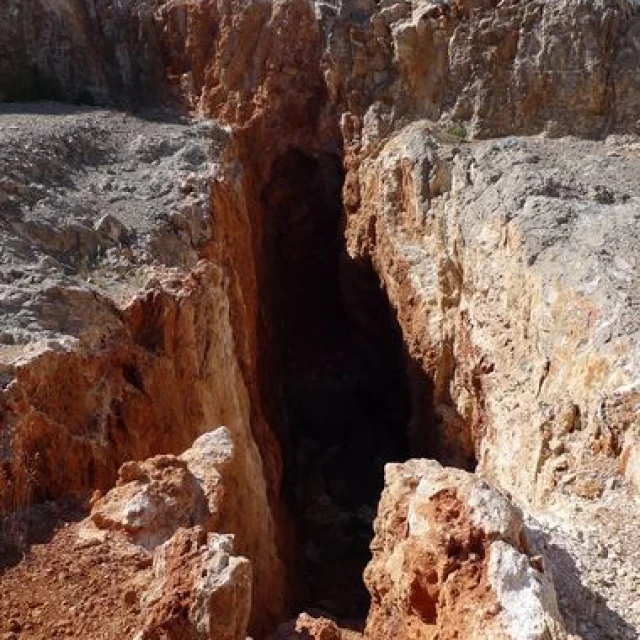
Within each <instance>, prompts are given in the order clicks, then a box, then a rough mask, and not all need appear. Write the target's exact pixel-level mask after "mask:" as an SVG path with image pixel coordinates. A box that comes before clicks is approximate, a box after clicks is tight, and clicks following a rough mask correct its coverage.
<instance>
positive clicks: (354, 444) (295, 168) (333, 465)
mask: <svg viewBox="0 0 640 640" xmlns="http://www.w3.org/2000/svg"><path fill="white" fill-rule="evenodd" d="M343 179H344V176H343V170H342V161H341V158H340V157H339V156H338V155H333V154H324V155H314V156H311V155H309V154H305V153H302V152H301V151H298V150H295V149H292V150H290V151H289V152H287V153H286V154H284V155H283V156H281V157H280V158H279V159H278V160H277V161H276V162H275V164H274V166H273V170H272V175H271V180H270V181H269V183H268V185H267V186H266V188H265V189H264V191H263V204H264V206H265V212H266V220H265V235H264V238H263V242H264V245H263V247H264V256H265V263H264V274H265V276H264V277H265V281H264V282H263V283H262V284H263V286H262V289H263V299H262V304H263V312H264V313H265V315H266V316H267V318H268V323H269V328H268V332H269V333H270V334H271V335H270V342H271V344H272V345H275V346H272V347H271V348H270V350H269V351H270V352H269V354H268V359H269V361H270V364H269V367H268V370H269V375H270V376H271V378H272V379H271V380H269V381H267V387H268V388H269V389H270V391H271V393H272V394H273V395H275V396H278V397H279V399H280V405H282V406H281V407H280V408H279V416H278V419H277V422H279V429H280V434H279V435H280V440H281V445H282V449H283V454H284V466H285V469H284V491H285V499H286V502H287V503H288V507H289V509H290V511H291V512H292V513H293V516H294V519H295V521H296V529H297V537H298V540H297V554H296V556H297V557H296V560H295V565H296V569H295V573H296V576H297V578H296V579H297V584H296V589H295V590H296V591H297V594H298V596H297V600H298V601H297V602H296V606H297V607H298V608H299V610H307V611H309V610H316V611H321V612H323V614H324V615H330V616H332V617H335V618H338V619H341V620H345V619H347V620H348V619H354V620H357V619H360V620H362V619H364V617H365V616H366V613H367V610H368V606H369V597H368V594H367V592H366V589H365V587H364V584H363V580H362V573H363V570H364V568H365V566H366V564H367V562H368V561H369V559H370V552H369V544H370V542H371V538H372V535H373V531H372V521H373V518H374V515H375V510H376V505H377V503H378V500H379V497H380V493H381V491H382V488H383V468H384V464H385V463H387V462H391V461H402V460H405V459H407V457H408V456H409V447H408V441H407V425H408V424H409V419H410V387H409V382H408V379H407V367H406V359H405V356H404V347H403V341H402V335H401V332H400V328H399V326H398V324H397V321H396V319H395V316H394V314H393V312H392V310H391V307H390V305H389V302H388V300H387V298H386V294H385V292H384V291H383V289H382V288H381V287H380V284H379V282H378V279H377V276H376V274H375V272H374V270H373V268H372V266H371V265H369V264H365V263H357V262H355V261H353V260H350V259H349V258H348V257H347V256H346V254H345V251H344V239H343V234H342V223H343V208H342V184H343ZM264 357H265V356H264V355H263V358H264ZM276 372H277V373H276ZM276 379H277V382H275V380H276ZM276 387H277V388H276ZM272 404H273V403H272Z"/></svg>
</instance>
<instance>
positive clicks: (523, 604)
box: [365, 460, 566, 640]
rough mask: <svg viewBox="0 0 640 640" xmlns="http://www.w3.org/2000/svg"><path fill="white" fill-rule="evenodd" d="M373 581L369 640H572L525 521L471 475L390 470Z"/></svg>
mask: <svg viewBox="0 0 640 640" xmlns="http://www.w3.org/2000/svg"><path fill="white" fill-rule="evenodd" d="M375 532H376V535H375V537H374V540H373V543H372V545H371V548H372V551H373V560H372V561H371V563H370V564H369V566H368V567H367V571H366V574H365V580H366V583H367V586H368V588H369V590H370V591H371V595H372V605H371V611H370V613H369V617H368V619H367V628H366V631H365V636H366V637H370V638H394V637H395V638H407V639H410V638H455V637H463V638H478V639H480V638H487V639H489V638H491V639H496V640H497V639H498V638H513V639H519V640H525V639H526V640H534V639H540V640H542V639H543V638H544V639H546V638H558V639H561V638H566V632H565V630H564V626H563V623H562V622H561V617H560V614H559V613H558V608H557V604H556V596H555V592H554V589H553V580H552V578H551V576H550V575H549V574H548V573H547V571H548V569H545V568H544V559H543V558H539V557H537V558H533V557H531V556H530V555H528V550H527V546H526V545H527V543H526V534H525V532H524V530H523V521H522V514H521V512H520V511H519V509H517V508H516V507H515V506H514V505H513V504H512V503H511V502H510V501H509V499H508V498H506V497H505V496H504V495H502V494H500V493H498V492H497V491H496V490H495V489H493V488H492V487H491V486H490V485H489V484H488V483H486V482H485V481H483V480H479V479H477V478H476V477H474V476H473V475H471V474H468V473H466V472H464V471H459V470H455V469H445V468H443V467H441V466H440V465H439V464H438V463H437V462H429V461H424V460H411V461H409V462H406V463H404V464H402V465H388V466H387V469H386V485H385V490H384V492H383V494H382V499H381V501H380V507H379V512H378V517H377V519H376V524H375Z"/></svg>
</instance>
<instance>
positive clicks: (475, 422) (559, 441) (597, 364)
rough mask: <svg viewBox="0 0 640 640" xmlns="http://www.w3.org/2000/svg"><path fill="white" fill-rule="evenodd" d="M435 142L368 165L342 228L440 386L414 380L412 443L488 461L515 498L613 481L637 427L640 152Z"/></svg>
mask: <svg viewBox="0 0 640 640" xmlns="http://www.w3.org/2000/svg"><path fill="white" fill-rule="evenodd" d="M435 135H436V136H437V133H435ZM433 136H434V132H433V131H432V129H431V127H430V125H428V124H415V125H412V126H410V127H408V128H407V129H406V130H404V131H403V132H402V133H400V134H398V136H397V137H395V138H393V139H392V140H391V141H389V142H388V143H386V144H384V145H383V146H382V148H380V149H379V150H377V151H376V152H375V153H371V156H370V157H369V158H367V159H366V160H365V161H363V162H361V164H360V166H359V170H358V174H357V179H358V186H359V194H360V199H359V206H358V207H353V209H352V210H351V213H350V215H349V216H348V227H347V238H348V243H349V252H350V255H352V256H353V257H354V259H359V258H360V257H362V256H366V257H368V258H370V259H372V260H373V262H374V264H375V265H376V269H377V271H378V273H380V274H382V280H383V282H384V284H385V287H386V289H387V291H388V292H389V296H390V299H391V302H392V304H394V306H395V307H396V308H397V310H398V314H399V321H400V324H401V326H402V328H403V332H404V335H405V340H406V342H407V345H408V348H409V353H410V356H411V357H412V358H413V359H414V360H415V361H417V362H418V363H419V365H420V368H421V369H422V370H426V371H427V372H428V373H429V379H430V380H431V381H432V383H433V384H432V386H431V387H429V388H427V389H424V388H422V389H421V388H420V387H419V386H418V385H414V386H415V387H416V388H415V390H414V402H415V404H416V405H417V408H416V410H415V412H414V417H415V418H418V420H417V421H416V423H415V424H414V426H413V429H412V434H411V435H412V437H413V438H414V443H415V444H414V446H415V450H416V451H420V452H422V453H428V454H431V455H432V454H433V447H434V446H435V447H436V448H438V450H439V451H440V452H441V456H443V457H441V459H443V460H446V461H448V462H449V463H453V464H465V462H466V461H468V460H469V459H473V457H474V456H476V457H477V459H478V461H479V464H480V467H481V469H482V470H483V472H484V473H487V474H489V475H491V476H492V477H494V478H496V480H497V481H498V482H499V483H500V484H501V485H502V486H505V487H508V488H509V489H510V490H512V491H514V492H516V493H517V494H518V495H519V496H520V497H521V498H527V499H534V498H535V496H539V497H540V496H542V495H544V494H545V492H548V490H549V489H552V488H553V487H554V486H556V485H558V484H563V485H566V486H567V488H569V489H572V488H573V490H575V491H577V492H578V493H580V492H581V491H583V490H582V489H581V488H580V487H581V486H582V484H581V483H582V481H584V480H586V479H587V478H589V479H590V482H589V484H590V486H592V487H593V491H594V492H596V493H597V492H598V491H600V492H601V491H602V489H603V487H604V483H605V481H606V478H607V477H608V476H610V475H611V474H615V473H617V468H616V465H615V463H614V460H615V459H616V458H618V457H619V456H620V454H621V452H622V448H623V446H624V443H625V442H626V440H627V439H629V440H633V439H635V438H637V429H638V426H639V425H638V420H637V414H636V412H635V410H634V409H633V407H634V406H635V404H636V403H637V399H638V390H637V388H636V386H637V380H638V375H639V370H638V363H639V356H638V352H637V345H638V342H637V336H638V330H639V327H638V323H637V320H636V319H635V316H634V314H633V312H632V311H631V310H632V309H633V308H634V307H635V306H636V305H637V299H638V295H639V289H638V269H637V265H636V264H635V258H633V257H632V256H634V255H636V254H637V252H638V248H637V247H636V246H635V245H636V239H637V236H636V234H635V232H634V229H635V228H636V225H637V210H638V205H637V202H638V193H637V191H636V189H635V187H634V180H633V177H632V176H633V175H634V174H635V173H637V171H638V167H637V166H636V163H637V160H638V154H637V145H636V144H635V143H633V144H625V143H624V142H616V141H615V140H611V141H610V142H609V143H607V144H605V145H603V144H601V143H587V142H578V141H573V142H572V143H571V146H570V148H567V145H566V143H564V142H562V143H561V142H553V141H542V140H540V141H533V140H529V141H524V140H519V141H516V140H505V141H499V142H492V143H483V144H469V145H467V144H462V145H453V144H449V145H447V144H445V145H442V144H441V143H438V142H437V140H436V139H435V138H434V137H433ZM574 159H575V160H574ZM605 185H606V186H605ZM612 221H615V222H612ZM568 260H570V261H571V263H570V264H571V268H570V269H567V261H568ZM596 280H597V286H594V285H595V282H596ZM429 404H431V405H432V406H433V410H434V412H435V415H434V416H430V417H427V418H426V419H424V418H423V420H422V421H420V420H419V418H420V413H419V412H420V407H425V406H429ZM427 419H431V421H432V423H433V424H434V425H436V431H437V433H438V435H436V436H434V434H433V432H431V433H430V432H429V431H428V430H427V429H426V428H425V421H426V420H427ZM438 424H439V425H441V426H440V427H437V425H438ZM432 429H433V425H432ZM434 437H435V438H436V441H435V443H434V441H433V438H434ZM430 449H431V451H430ZM465 456H466V457H465ZM598 460H599V462H598ZM572 474H574V475H572ZM563 479H564V480H563ZM585 491H586V489H585Z"/></svg>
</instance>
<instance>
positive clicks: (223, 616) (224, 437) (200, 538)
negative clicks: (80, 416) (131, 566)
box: [79, 427, 282, 640]
mask: <svg viewBox="0 0 640 640" xmlns="http://www.w3.org/2000/svg"><path fill="white" fill-rule="evenodd" d="M250 473H251V471H250V469H248V468H247V466H246V457H245V455H244V452H242V451H238V450H237V449H236V448H235V446H234V443H233V441H232V439H231V434H230V432H229V430H228V429H227V428H225V427H220V428H218V429H216V430H214V431H211V432H209V433H206V434H204V435H202V436H200V437H199V438H198V439H197V440H196V442H195V443H194V445H193V446H192V447H191V448H190V449H188V450H187V451H186V452H185V453H183V454H182V455H181V456H180V457H176V456H169V455H164V456H156V457H154V458H151V459H149V460H147V461H145V462H142V463H137V462H128V463H126V464H124V465H123V466H122V468H121V469H120V473H119V481H118V485H117V486H116V487H115V488H114V489H112V490H111V491H109V492H108V493H107V494H106V495H105V496H103V497H98V498H96V499H95V502H94V504H93V507H92V510H91V516H90V517H89V518H88V519H87V520H86V521H85V522H84V523H83V524H82V525H81V528H80V532H79V536H80V540H81V541H82V544H85V545H92V546H93V545H101V546H104V547H106V548H109V549H111V550H113V551H116V552H119V553H121V554H122V555H123V556H125V555H127V554H129V555H130V554H131V551H130V550H129V548H130V547H131V546H132V545H133V546H135V547H141V548H142V549H144V550H145V551H146V553H147V554H148V555H150V556H151V557H152V558H153V572H152V576H150V577H149V579H148V581H147V582H146V583H144V582H142V583H140V584H139V585H138V590H139V593H137V594H136V598H135V599H136V600H137V601H138V602H139V603H140V613H139V623H138V624H139V626H140V631H139V633H138V635H136V637H138V638H141V639H142V638H148V639H150V640H151V639H153V638H175V639H176V640H177V639H179V638H194V639H196V638H203V639H204V638H221V639H222V638H224V639H226V640H244V638H245V637H246V634H247V630H248V627H249V623H250V616H251V614H252V613H253V615H254V620H253V624H254V625H255V624H256V614H257V616H258V623H264V618H263V619H262V620H260V616H264V615H268V612H269V610H270V611H271V612H274V611H277V610H278V609H279V608H280V607H281V606H282V605H281V604H279V602H278V596H277V594H274V593H270V598H271V600H272V603H271V604H270V606H269V605H267V606H266V609H263V605H262V604H259V603H258V602H257V599H259V598H261V597H265V595H266V592H265V590H264V585H265V583H264V582H263V578H264V576H265V575H267V574H268V572H270V571H275V572H276V575H275V576H272V577H273V578H275V581H273V580H272V581H271V583H270V584H269V585H268V589H273V588H275V587H276V585H277V581H278V579H279V578H278V576H277V572H278V571H279V564H278V559H277V557H273V556H271V557H270V555H271V554H273V547H272V544H273V541H272V540H271V541H270V540H269V538H268V537H267V538H265V534H266V535H267V536H268V532H267V531H265V529H264V524H265V523H264V520H263V519H264V518H265V516H266V517H268V515H267V514H265V512H264V511H263V510H261V500H260V498H259V496H256V495H255V493H254V491H255V489H254V486H255V482H256V481H258V482H259V481H260V480H261V478H255V479H251V478H250V477H249V475H248V474H250ZM262 509H264V504H263V506H262ZM267 513H268V512H267ZM221 532H232V535H230V534H223V533H221ZM239 549H244V553H246V554H247V555H248V556H249V557H251V558H252V562H250V561H249V560H248V559H247V558H246V557H242V556H239V555H237V551H238V550H239ZM268 565H271V566H268ZM252 566H255V567H256V569H257V571H258V572H259V573H257V574H255V575H254V571H253V570H252ZM254 589H256V590H257V591H256V592H255V597H253V596H254V594H253V590H254ZM124 597H125V598H126V597H127V596H126V594H125V596H124ZM130 599H132V596H130ZM265 605H266V603H265ZM258 612H259V613H258ZM257 629H258V630H259V627H257Z"/></svg>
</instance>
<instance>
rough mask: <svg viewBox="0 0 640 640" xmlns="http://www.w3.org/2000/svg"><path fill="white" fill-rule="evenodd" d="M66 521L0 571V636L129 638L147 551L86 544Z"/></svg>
mask: <svg viewBox="0 0 640 640" xmlns="http://www.w3.org/2000/svg"><path fill="white" fill-rule="evenodd" d="M78 528H79V524H78V523H65V524H64V525H63V526H62V527H61V528H60V529H59V530H58V531H57V532H56V533H55V534H54V535H53V537H52V539H51V540H50V541H49V542H48V543H45V544H36V545H33V546H32V547H31V549H30V551H29V552H28V553H27V554H26V556H25V557H24V559H23V560H22V561H20V562H19V563H17V564H15V565H14V566H12V567H9V568H7V569H3V570H1V571H2V572H1V573H0V594H2V597H0V639H2V640H17V639H18V638H20V639H22V638H34V639H36V638H37V639H41V640H45V639H50V638H83V639H85V640H86V639H88V638H91V639H92V640H93V639H103V638H104V639H107V638H109V639H111V638H113V639H116V638H118V639H119V640H121V639H123V638H131V637H132V636H133V635H134V633H135V631H136V628H137V620H138V615H139V603H138V594H139V592H140V590H139V589H138V588H137V585H138V584H140V581H141V580H145V579H148V574H149V572H150V570H151V560H150V556H149V555H148V554H146V553H145V552H144V551H139V550H136V549H135V548H134V547H128V548H126V549H125V548H115V549H114V548H113V546H112V545H103V544H97V545H96V544H93V545H91V544H87V543H86V542H84V543H83V542H80V541H79V540H78Z"/></svg>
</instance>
